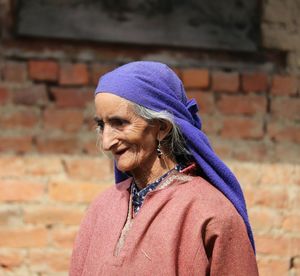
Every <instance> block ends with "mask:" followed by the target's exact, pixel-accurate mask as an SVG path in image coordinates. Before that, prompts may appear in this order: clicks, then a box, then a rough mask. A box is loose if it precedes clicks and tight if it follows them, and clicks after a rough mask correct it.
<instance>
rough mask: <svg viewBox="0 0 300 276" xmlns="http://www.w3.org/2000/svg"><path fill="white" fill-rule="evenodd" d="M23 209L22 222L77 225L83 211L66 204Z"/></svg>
mask: <svg viewBox="0 0 300 276" xmlns="http://www.w3.org/2000/svg"><path fill="white" fill-rule="evenodd" d="M24 209H25V210H24V211H23V215H24V222H25V223H30V224H45V225H52V224H56V225H57V224H61V225H79V224H80V221H81V219H82V216H83V213H84V210H83V209H78V208H75V207H67V206H66V207H58V206H39V207H38V208H37V207H32V208H26V207H25V208H24Z"/></svg>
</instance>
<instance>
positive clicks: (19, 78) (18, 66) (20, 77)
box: [3, 61, 27, 83]
mask: <svg viewBox="0 0 300 276" xmlns="http://www.w3.org/2000/svg"><path fill="white" fill-rule="evenodd" d="M3 78H4V80H5V81H9V82H18V83H21V82H25V81H26V79H27V68H26V64H25V63H24V62H16V61H8V62H6V63H5V64H4V68H3Z"/></svg>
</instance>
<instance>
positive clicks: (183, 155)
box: [132, 103, 192, 163]
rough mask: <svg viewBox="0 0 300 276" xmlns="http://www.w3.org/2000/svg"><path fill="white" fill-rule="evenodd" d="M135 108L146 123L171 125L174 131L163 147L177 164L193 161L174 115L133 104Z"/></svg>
mask: <svg viewBox="0 0 300 276" xmlns="http://www.w3.org/2000/svg"><path fill="white" fill-rule="evenodd" d="M132 104H133V108H134V110H135V112H136V114H137V115H139V116H140V117H142V118H143V119H145V120H146V121H149V122H151V121H154V120H158V121H167V122H169V123H171V125H172V129H171V131H170V133H169V134H168V135H167V136H166V137H165V138H164V139H163V140H162V141H161V145H162V147H164V148H166V149H167V150H168V152H167V153H165V154H168V155H171V158H173V159H175V161H176V162H178V163H179V162H181V163H185V162H188V161H191V159H192V154H191V153H190V151H189V150H188V148H187V146H186V141H185V139H184V137H183V135H182V133H181V130H180V129H179V127H178V126H177V125H176V123H175V122H174V117H173V115H172V114H171V113H170V112H168V111H167V110H163V111H159V112H158V111H153V110H150V109H148V108H146V107H143V106H141V105H138V104H136V103H132Z"/></svg>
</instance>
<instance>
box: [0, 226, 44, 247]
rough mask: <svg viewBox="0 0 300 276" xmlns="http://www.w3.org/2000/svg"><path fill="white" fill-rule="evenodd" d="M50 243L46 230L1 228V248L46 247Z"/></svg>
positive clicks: (40, 228)
mask: <svg viewBox="0 0 300 276" xmlns="http://www.w3.org/2000/svg"><path fill="white" fill-rule="evenodd" d="M47 243H48V233H47V230H46V229H45V228H42V227H38V228H32V227H31V228H22V229H20V228H1V229H0V247H1V246H2V247H12V248H22V247H24V248H34V247H44V246H46V245H47Z"/></svg>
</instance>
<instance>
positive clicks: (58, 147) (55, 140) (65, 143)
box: [36, 136, 80, 153]
mask: <svg viewBox="0 0 300 276" xmlns="http://www.w3.org/2000/svg"><path fill="white" fill-rule="evenodd" d="M36 147H37V150H38V151H39V152H40V153H78V152H80V148H79V147H78V141H77V139H76V137H66V136H63V137H56V136H55V137H49V136H47V137H45V136H38V137H37V141H36Z"/></svg>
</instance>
